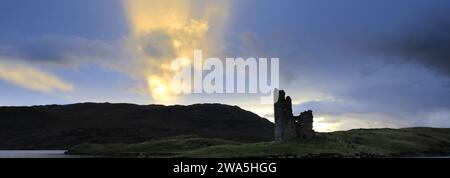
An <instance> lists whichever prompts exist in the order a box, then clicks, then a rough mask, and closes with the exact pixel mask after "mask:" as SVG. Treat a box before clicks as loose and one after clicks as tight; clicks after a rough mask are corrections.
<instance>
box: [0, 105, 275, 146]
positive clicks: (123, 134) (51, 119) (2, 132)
mask: <svg viewBox="0 0 450 178" xmlns="http://www.w3.org/2000/svg"><path fill="white" fill-rule="evenodd" d="M192 134H195V135H199V136H201V137H205V138H220V139H227V140H235V141H239V142H260V141H270V140H272V139H273V123H271V122H270V121H268V120H266V119H264V118H261V117H259V116H258V115H256V114H254V113H252V112H249V111H245V110H243V109H241V108H239V107H237V106H228V105H222V104H195V105H189V106H179V105H175V106H162V105H133V104H109V103H83V104H71V105H48V106H32V107H0V149H67V148H69V147H71V146H74V145H77V144H81V143H87V142H89V143H138V142H144V141H146V140H150V139H154V138H159V137H170V136H177V135H192Z"/></svg>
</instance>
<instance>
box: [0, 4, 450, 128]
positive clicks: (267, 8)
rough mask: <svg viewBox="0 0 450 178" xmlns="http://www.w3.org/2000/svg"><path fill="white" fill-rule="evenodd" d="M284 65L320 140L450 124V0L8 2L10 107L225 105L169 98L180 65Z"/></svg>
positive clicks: (3, 79) (4, 31)
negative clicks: (323, 135)
mask: <svg viewBox="0 0 450 178" xmlns="http://www.w3.org/2000/svg"><path fill="white" fill-rule="evenodd" d="M193 49H202V50H203V51H204V54H203V55H204V56H215V57H220V58H225V57H244V58H246V57H278V58H279V59H280V88H281V89H284V90H285V91H286V92H287V94H288V95H290V96H291V97H292V98H293V108H294V114H295V115H297V114H299V113H300V112H301V111H304V110H307V109H312V110H313V111H314V119H315V120H314V128H315V130H318V131H335V130H347V129H352V128H375V127H393V128H398V127H414V126H430V127H450V1H445V0H430V1H423V0H377V1H375V0H341V1H332V0H283V1H275V0H246V1H238V0H217V1H208V0H71V1H59V0H41V1H29V0H2V1H1V2H0V105H2V106H18V105H45V104H68V103H77V102H113V103H136V104H193V103H224V104H231V105H238V106H240V107H242V108H244V109H247V110H250V111H253V112H255V113H257V114H259V115H260V116H262V117H265V118H268V119H269V120H273V106H272V105H268V104H260V103H259V99H258V96H256V95H251V94H250V95H243V94H189V95H173V94H171V93H170V92H168V88H169V87H170V86H168V81H169V79H170V77H171V76H173V75H174V71H172V70H169V69H167V65H168V64H170V61H171V60H172V59H174V58H176V57H185V56H191V55H192V53H193Z"/></svg>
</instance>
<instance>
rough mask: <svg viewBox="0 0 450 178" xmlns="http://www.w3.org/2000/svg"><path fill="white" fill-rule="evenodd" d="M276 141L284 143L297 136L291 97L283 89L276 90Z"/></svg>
mask: <svg viewBox="0 0 450 178" xmlns="http://www.w3.org/2000/svg"><path fill="white" fill-rule="evenodd" d="M274 97H275V98H274V99H275V104H274V118H275V142H276V143H283V142H286V141H287V140H290V139H294V138H296V135H297V134H296V128H295V123H294V122H295V121H294V120H293V115H292V101H291V98H290V97H289V96H288V97H285V92H284V91H283V90H278V89H275V90H274Z"/></svg>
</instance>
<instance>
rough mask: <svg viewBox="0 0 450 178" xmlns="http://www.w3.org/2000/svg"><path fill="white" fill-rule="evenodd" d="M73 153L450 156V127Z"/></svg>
mask: <svg viewBox="0 0 450 178" xmlns="http://www.w3.org/2000/svg"><path fill="white" fill-rule="evenodd" d="M68 154H80V155H104V156H131V157H194V158H203V157H206V158H208V157H214V158H230V157H396V156H423V155H434V156H436V155H449V154H450V129H440V128H424V127H420V128H404V129H354V130H349V131H338V132H331V133H317V134H316V137H315V138H314V139H312V140H292V141H290V142H289V143H285V144H275V143H273V142H259V143H239V142H236V141H228V140H223V139H212V138H201V137H197V136H178V137H169V138H160V139H154V140H149V141H147V142H143V143H137V144H89V143H85V144H80V145H77V146H74V147H72V148H71V149H69V151H68Z"/></svg>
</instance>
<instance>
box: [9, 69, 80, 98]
mask: <svg viewBox="0 0 450 178" xmlns="http://www.w3.org/2000/svg"><path fill="white" fill-rule="evenodd" d="M0 79H3V80H5V81H7V82H10V83H13V84H15V85H18V86H21V87H24V88H27V89H30V90H34V91H39V92H44V93H50V92H53V91H63V92H71V91H73V90H74V87H73V85H72V84H70V83H68V82H66V81H63V80H61V79H60V78H58V77H56V76H54V75H52V74H50V73H47V72H44V71H41V70H39V69H36V68H33V67H30V66H24V65H21V64H10V63H0Z"/></svg>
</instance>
